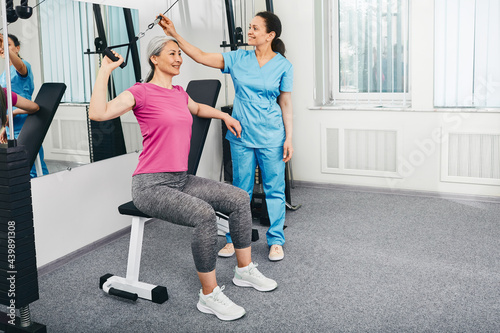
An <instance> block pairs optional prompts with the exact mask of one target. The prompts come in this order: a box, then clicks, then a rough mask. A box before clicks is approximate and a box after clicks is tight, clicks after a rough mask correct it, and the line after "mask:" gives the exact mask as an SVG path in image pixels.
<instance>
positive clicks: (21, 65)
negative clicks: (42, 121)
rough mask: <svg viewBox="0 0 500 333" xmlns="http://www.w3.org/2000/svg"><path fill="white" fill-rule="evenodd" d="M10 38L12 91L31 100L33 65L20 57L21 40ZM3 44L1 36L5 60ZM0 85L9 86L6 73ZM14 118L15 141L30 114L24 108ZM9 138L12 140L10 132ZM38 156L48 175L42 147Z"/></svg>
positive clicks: (34, 168) (18, 109) (15, 112)
mask: <svg viewBox="0 0 500 333" xmlns="http://www.w3.org/2000/svg"><path fill="white" fill-rule="evenodd" d="M8 37H9V38H8V43H9V59H10V68H9V69H10V82H11V89H12V91H13V92H15V93H16V94H17V95H18V96H21V97H23V98H25V99H27V100H31V99H32V96H33V91H34V89H35V84H34V81H33V72H32V70H31V65H30V63H29V62H27V61H26V60H24V59H22V58H21V57H20V56H19V51H20V50H21V43H20V42H19V39H18V38H17V37H16V36H15V35H12V34H9V35H8ZM3 43H4V36H3V35H2V34H0V56H1V57H2V58H4V59H5V54H4V46H3ZM0 85H1V86H3V87H6V86H7V82H6V73H5V71H4V72H3V73H2V74H1V75H0ZM13 116H14V119H11V120H10V123H11V124H13V126H14V139H17V137H18V136H19V133H20V132H21V129H22V127H23V125H24V122H25V121H26V117H27V116H28V113H27V112H25V111H23V110H22V108H21V109H20V108H16V109H14V110H13ZM7 137H8V138H9V139H11V138H10V133H9V131H8V130H7ZM38 156H39V157H40V162H41V164H42V172H43V174H44V175H47V174H48V173H49V170H48V169H47V165H46V164H45V161H44V156H43V148H42V147H40V151H39V152H38ZM30 175H31V177H32V178H33V177H36V176H37V173H36V167H35V165H33V167H32V168H31V171H30Z"/></svg>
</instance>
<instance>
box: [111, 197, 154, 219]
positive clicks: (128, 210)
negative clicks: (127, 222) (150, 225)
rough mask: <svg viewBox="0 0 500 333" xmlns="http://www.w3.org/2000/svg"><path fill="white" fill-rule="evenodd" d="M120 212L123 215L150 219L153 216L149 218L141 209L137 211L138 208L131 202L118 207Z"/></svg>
mask: <svg viewBox="0 0 500 333" xmlns="http://www.w3.org/2000/svg"><path fill="white" fill-rule="evenodd" d="M118 211H119V212H120V214H122V215H130V216H140V217H145V218H148V219H150V218H151V216H149V215H148V214H144V213H143V212H141V211H140V210H139V209H137V207H135V205H134V202H133V201H129V202H127V203H124V204H123V205H121V206H120V207H118Z"/></svg>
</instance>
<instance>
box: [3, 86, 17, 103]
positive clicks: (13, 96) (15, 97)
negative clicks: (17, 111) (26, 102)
mask: <svg viewBox="0 0 500 333" xmlns="http://www.w3.org/2000/svg"><path fill="white" fill-rule="evenodd" d="M3 93H4V95H5V106H7V88H3ZM16 104H17V94H16V93H15V92H12V106H15V105H16Z"/></svg>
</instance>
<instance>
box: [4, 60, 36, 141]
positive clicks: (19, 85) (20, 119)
mask: <svg viewBox="0 0 500 333" xmlns="http://www.w3.org/2000/svg"><path fill="white" fill-rule="evenodd" d="M23 62H24V64H25V65H26V68H27V69H28V73H27V75H26V76H21V74H19V73H18V72H17V70H16V68H15V67H14V65H11V66H10V79H11V86H12V91H13V92H15V93H16V94H18V95H20V96H22V97H24V98H26V99H28V100H31V97H32V96H33V91H34V90H35V83H34V79H33V72H32V70H31V65H30V63H29V62H27V61H26V60H23ZM0 85H1V86H2V87H4V88H7V83H6V80H5V71H4V72H3V73H2V74H1V75H0ZM26 117H28V115H27V114H20V115H17V116H15V117H14V136H15V137H16V138H17V136H18V135H19V132H21V128H22V127H23V125H24V121H25V120H26ZM8 133H9V132H8V131H7V134H8Z"/></svg>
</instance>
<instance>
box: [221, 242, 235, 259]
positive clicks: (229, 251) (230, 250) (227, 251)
mask: <svg viewBox="0 0 500 333" xmlns="http://www.w3.org/2000/svg"><path fill="white" fill-rule="evenodd" d="M233 254H234V245H233V243H227V244H226V246H224V247H223V248H222V249H220V251H219V253H218V255H219V257H223V258H229V257H232V256H233Z"/></svg>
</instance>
